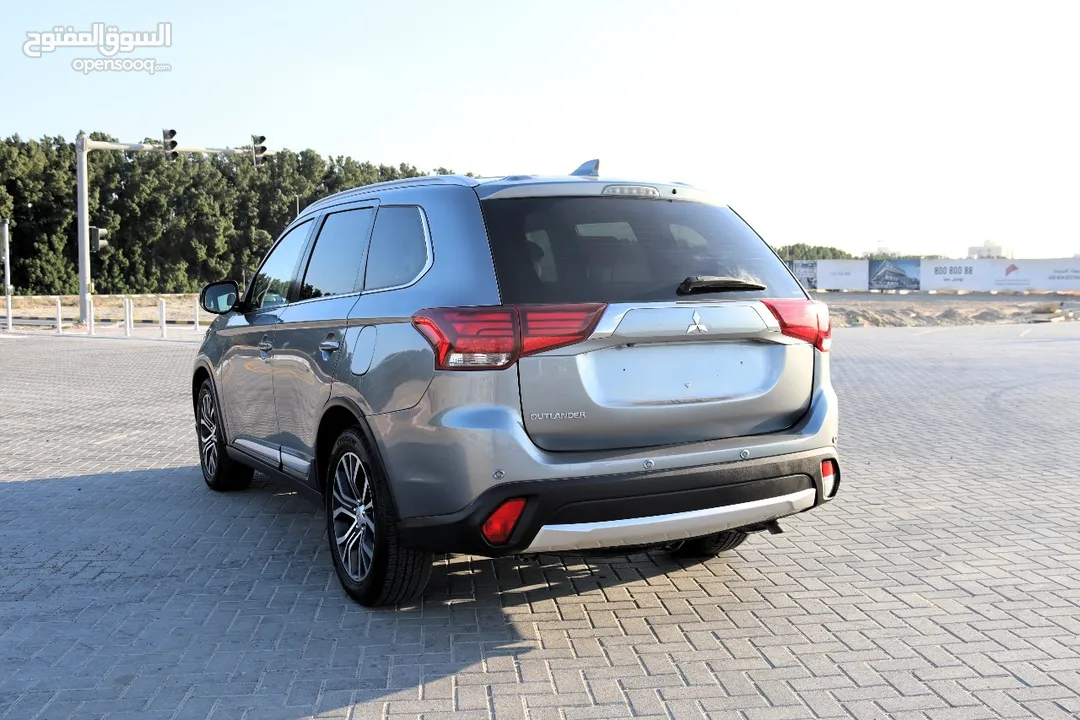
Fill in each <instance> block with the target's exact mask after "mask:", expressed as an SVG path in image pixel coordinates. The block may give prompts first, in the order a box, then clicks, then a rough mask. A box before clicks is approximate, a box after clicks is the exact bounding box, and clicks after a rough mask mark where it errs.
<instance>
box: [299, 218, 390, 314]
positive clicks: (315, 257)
mask: <svg viewBox="0 0 1080 720" xmlns="http://www.w3.org/2000/svg"><path fill="white" fill-rule="evenodd" d="M374 216H375V211H374V210H373V209H372V208H360V209H357V210H345V211H344V212H336V213H333V214H331V215H327V216H326V221H325V222H323V226H322V230H320V231H319V237H318V238H316V240H315V249H314V250H312V251H311V259H310V260H308V265H307V271H306V272H305V273H304V280H303V282H302V283H301V284H300V299H301V300H309V299H311V298H319V297H329V296H331V295H347V294H348V293H351V292H355V291H356V290H357V289H358V288H357V276H358V275H359V274H360V268H361V267H362V266H363V264H364V253H365V252H366V251H367V243H368V235H369V234H370V233H371V221H372V219H373V218H374Z"/></svg>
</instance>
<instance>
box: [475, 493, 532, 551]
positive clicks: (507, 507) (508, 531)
mask: <svg viewBox="0 0 1080 720" xmlns="http://www.w3.org/2000/svg"><path fill="white" fill-rule="evenodd" d="M524 509H525V500H523V499H522V498H514V499H513V500H507V501H506V502H504V503H503V504H502V505H500V506H499V507H498V508H497V509H496V510H495V512H493V513H491V516H490V517H488V519H487V521H485V522H484V527H482V528H481V529H480V532H481V533H483V535H484V539H485V540H487V541H488V542H489V543H491V544H492V545H502V544H503V543H505V542H506V541H507V540H509V539H510V536H511V535H513V534H514V528H515V527H517V522H518V520H519V519H520V518H521V512H522V511H523V510H524Z"/></svg>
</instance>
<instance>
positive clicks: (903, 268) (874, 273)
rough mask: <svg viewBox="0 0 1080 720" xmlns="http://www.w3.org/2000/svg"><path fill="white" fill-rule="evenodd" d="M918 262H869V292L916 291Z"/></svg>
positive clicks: (918, 272) (917, 286) (919, 263)
mask: <svg viewBox="0 0 1080 720" xmlns="http://www.w3.org/2000/svg"><path fill="white" fill-rule="evenodd" d="M921 264H922V261H920V260H871V261H870V268H869V281H868V283H867V284H868V285H869V287H870V289H871V290H918V289H919V275H920V273H921V267H920V266H921Z"/></svg>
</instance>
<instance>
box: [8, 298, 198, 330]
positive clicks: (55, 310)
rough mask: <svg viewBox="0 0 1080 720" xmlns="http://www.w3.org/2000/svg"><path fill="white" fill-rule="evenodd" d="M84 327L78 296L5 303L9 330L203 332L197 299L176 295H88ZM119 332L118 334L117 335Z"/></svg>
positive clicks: (21, 299)
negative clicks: (21, 327) (29, 327)
mask: <svg viewBox="0 0 1080 720" xmlns="http://www.w3.org/2000/svg"><path fill="white" fill-rule="evenodd" d="M87 310H88V317H87V322H86V323H85V324H82V323H80V321H79V305H78V296H70V295H64V296H56V295H16V296H13V297H12V298H11V299H10V301H9V302H8V303H7V307H6V316H7V317H6V322H5V324H6V325H7V327H8V329H9V330H10V329H11V326H12V325H13V324H18V325H37V326H39V327H40V326H45V327H52V328H54V329H55V331H56V332H57V333H65V332H70V333H76V334H85V335H97V334H99V332H100V331H101V330H104V329H108V330H110V331H111V332H110V333H109V334H113V335H116V334H119V332H122V333H123V335H124V336H125V337H132V336H139V337H146V336H147V334H148V333H146V332H136V330H137V329H139V328H145V329H146V330H151V329H152V330H153V332H152V333H151V334H152V335H156V336H160V337H162V338H167V337H169V334H170V332H175V331H177V330H182V331H183V332H184V333H186V334H190V333H191V332H195V333H199V332H202V331H203V330H205V329H206V326H205V325H203V324H202V323H201V318H200V308H199V304H198V296H193V295H191V294H178V295H171V294H170V295H91V296H90V302H89V303H88V307H87ZM118 331H119V332H118Z"/></svg>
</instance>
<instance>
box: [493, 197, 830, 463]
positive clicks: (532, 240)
mask: <svg viewBox="0 0 1080 720" xmlns="http://www.w3.org/2000/svg"><path fill="white" fill-rule="evenodd" d="M481 206H482V208H483V210H484V216H485V221H486V223H487V227H488V235H489V242H490V245H491V249H492V256H493V258H494V261H495V269H496V274H497V276H498V279H499V286H500V291H501V293H502V300H503V303H504V304H506V305H516V306H519V307H520V308H521V317H522V323H523V327H524V332H526V334H527V333H528V317H529V308H530V307H538V306H549V307H550V306H553V305H555V306H558V305H565V304H568V303H605V304H606V308H605V309H604V310H603V313H602V315H601V316H600V318H599V320H598V321H597V323H596V326H595V328H594V329H593V330H592V332H591V334H589V335H588V336H587V338H586V339H584V340H583V341H582V342H578V343H575V344H572V345H569V346H567V347H561V348H558V349H555V350H550V351H547V352H543V353H540V354H536V355H526V356H525V357H522V358H521V359H520V360H519V361H518V373H519V378H520V383H521V403H522V415H523V417H524V422H525V429H526V431H527V432H528V434H529V436H530V438H531V439H532V440H533V442H534V443H536V445H537V446H538V447H541V448H544V449H547V450H567V451H569V450H608V449H617V448H641V447H651V446H656V445H667V444H672V443H680V442H694V441H703V440H710V439H718V438H731V437H739V436H746V435H758V434H762V433H770V432H777V431H780V430H784V429H786V428H789V427H791V426H792V425H793V424H794V423H795V422H796V421H797V420H798V419H799V417H800V416H801V415H802V414H803V413H804V412H805V411H806V409H807V408H808V407H809V404H810V395H811V391H812V386H813V374H814V353H815V349H814V345H813V344H812V342H807V341H806V340H801V339H795V338H793V337H791V336H790V334H784V333H782V332H781V325H780V322H779V321H778V317H777V315H776V314H775V313H774V312H773V311H772V310H771V309H770V307H769V306H768V305H766V304H765V302H762V301H763V300H765V301H766V302H768V301H769V299H776V298H779V299H782V300H786V301H787V302H788V303H790V302H791V301H795V302H796V303H798V302H800V301H801V302H806V303H809V302H810V301H809V300H808V299H807V296H806V293H805V292H804V291H803V290H802V288H801V286H800V285H799V284H798V281H797V280H796V279H795V278H794V277H793V276H792V275H791V273H790V272H789V271H788V269H787V268H786V267H785V266H784V264H783V263H782V262H781V261H780V260H779V259H778V258H777V257H776V255H775V254H774V253H773V252H772V251H771V250H770V249H769V248H768V246H766V245H765V243H764V242H763V241H762V240H761V239H760V238H759V237H758V236H757V235H756V234H755V233H754V232H753V230H751V229H750V228H749V227H748V226H747V225H746V224H745V223H744V222H742V220H741V219H740V218H739V217H738V216H737V215H736V214H735V213H734V212H733V211H731V210H730V209H729V208H726V207H722V206H717V205H709V204H705V203H701V202H693V201H672V200H666V199H649V198H642V197H618V196H615V197H609V196H592V197H559V196H556V197H551V196H547V197H515V198H507V199H498V198H493V199H486V200H482V201H481ZM690 276H728V277H736V278H742V279H745V280H747V281H751V282H756V283H759V284H761V285H765V286H766V288H767V289H766V290H756V291H747V290H738V291H734V292H732V291H730V290H726V291H723V292H708V291H707V292H701V293H694V294H693V295H687V296H681V295H679V294H678V293H677V292H676V289H677V288H678V287H679V285H680V283H682V281H683V280H685V279H686V278H687V277H690Z"/></svg>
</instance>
